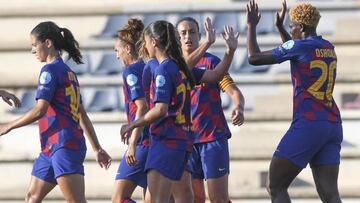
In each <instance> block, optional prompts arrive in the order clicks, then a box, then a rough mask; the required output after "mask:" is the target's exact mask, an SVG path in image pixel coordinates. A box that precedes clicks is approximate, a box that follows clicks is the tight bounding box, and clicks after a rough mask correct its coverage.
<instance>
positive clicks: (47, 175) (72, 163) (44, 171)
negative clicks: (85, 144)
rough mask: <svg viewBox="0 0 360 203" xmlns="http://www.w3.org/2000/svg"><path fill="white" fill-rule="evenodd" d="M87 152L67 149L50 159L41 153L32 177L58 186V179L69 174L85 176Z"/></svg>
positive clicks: (34, 166)
mask: <svg viewBox="0 0 360 203" xmlns="http://www.w3.org/2000/svg"><path fill="white" fill-rule="evenodd" d="M85 156H86V150H82V151H73V150H69V149H65V148H61V149H58V150H57V151H55V152H54V153H53V154H52V155H51V156H50V157H48V156H46V155H45V154H44V153H42V152H41V153H40V155H39V157H38V158H37V159H35V162H34V165H33V169H32V172H31V175H33V176H35V177H37V178H39V179H41V180H43V181H46V182H49V183H54V184H56V183H57V182H56V178H58V177H60V176H63V175H68V174H81V175H84V165H83V163H84V160H85Z"/></svg>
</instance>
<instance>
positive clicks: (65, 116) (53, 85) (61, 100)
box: [36, 58, 86, 156]
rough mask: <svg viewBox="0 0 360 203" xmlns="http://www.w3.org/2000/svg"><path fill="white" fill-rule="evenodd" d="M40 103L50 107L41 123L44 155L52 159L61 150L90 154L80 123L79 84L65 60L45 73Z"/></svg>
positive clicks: (55, 62)
mask: <svg viewBox="0 0 360 203" xmlns="http://www.w3.org/2000/svg"><path fill="white" fill-rule="evenodd" d="M36 99H37V100H39V99H43V100H46V101H47V102H49V104H50V105H49V107H48V109H47V111H46V114H45V115H44V116H43V117H42V118H40V119H39V131H40V142H41V150H42V152H43V153H44V154H46V155H47V156H50V155H51V154H52V153H53V152H55V151H56V150H57V149H60V148H67V149H71V150H75V151H78V150H86V144H85V138H84V136H83V131H82V129H81V128H80V123H79V105H80V104H81V96H80V87H79V83H78V80H77V77H76V75H75V73H74V72H73V71H72V70H71V69H70V68H69V67H68V66H67V65H66V64H65V63H64V62H63V60H62V59H61V58H57V59H56V60H55V61H54V62H52V63H50V64H46V65H45V66H44V67H43V68H42V69H41V73H40V77H39V82H38V89H37V95H36Z"/></svg>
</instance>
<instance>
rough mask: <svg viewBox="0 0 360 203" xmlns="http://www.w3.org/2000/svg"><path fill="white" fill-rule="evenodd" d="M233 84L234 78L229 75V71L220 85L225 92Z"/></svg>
mask: <svg viewBox="0 0 360 203" xmlns="http://www.w3.org/2000/svg"><path fill="white" fill-rule="evenodd" d="M232 84H234V80H233V79H232V77H231V76H230V75H229V73H226V74H225V75H224V77H223V79H222V80H221V81H220V82H219V87H220V89H221V91H223V92H225V90H226V88H228V87H229V86H230V85H232Z"/></svg>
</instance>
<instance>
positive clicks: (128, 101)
mask: <svg viewBox="0 0 360 203" xmlns="http://www.w3.org/2000/svg"><path fill="white" fill-rule="evenodd" d="M144 67H145V63H144V62H143V61H138V62H136V63H133V64H130V65H128V66H127V67H126V68H125V70H124V72H123V81H124V85H123V92H124V100H125V111H126V114H127V120H128V123H131V122H132V121H134V120H135V117H136V111H137V106H136V104H135V100H137V99H145V92H144V87H143V78H142V77H143V71H144ZM137 143H138V144H143V145H145V146H149V127H148V126H145V127H143V130H142V132H141V135H140V138H139V139H138V141H137Z"/></svg>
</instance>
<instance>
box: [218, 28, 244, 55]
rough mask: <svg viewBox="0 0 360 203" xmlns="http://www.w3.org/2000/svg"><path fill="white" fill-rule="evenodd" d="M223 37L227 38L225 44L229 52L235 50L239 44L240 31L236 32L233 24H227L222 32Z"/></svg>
mask: <svg viewBox="0 0 360 203" xmlns="http://www.w3.org/2000/svg"><path fill="white" fill-rule="evenodd" d="M221 34H222V37H223V38H224V40H225V44H226V47H227V50H226V51H227V52H228V53H229V52H232V53H233V52H235V50H236V48H237V45H238V38H239V35H240V34H239V33H238V32H236V33H234V30H233V28H232V27H231V26H229V25H225V26H224V33H221Z"/></svg>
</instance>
